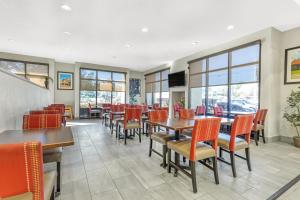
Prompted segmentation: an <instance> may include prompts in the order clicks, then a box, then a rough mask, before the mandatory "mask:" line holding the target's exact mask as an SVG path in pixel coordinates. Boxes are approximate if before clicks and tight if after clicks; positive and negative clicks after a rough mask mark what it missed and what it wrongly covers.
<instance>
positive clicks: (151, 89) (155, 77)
mask: <svg viewBox="0 0 300 200" xmlns="http://www.w3.org/2000/svg"><path fill="white" fill-rule="evenodd" d="M169 72H170V71H169V69H167V70H162V71H158V72H154V73H151V74H148V75H145V79H146V85H145V87H146V103H147V104H148V105H152V104H154V103H158V104H160V106H162V107H168V106H169V85H168V75H169Z"/></svg>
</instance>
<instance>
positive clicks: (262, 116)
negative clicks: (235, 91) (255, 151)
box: [252, 109, 268, 146]
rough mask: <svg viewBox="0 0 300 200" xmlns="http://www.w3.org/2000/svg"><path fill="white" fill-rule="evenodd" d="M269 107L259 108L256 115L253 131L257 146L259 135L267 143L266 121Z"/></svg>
mask: <svg viewBox="0 0 300 200" xmlns="http://www.w3.org/2000/svg"><path fill="white" fill-rule="evenodd" d="M267 112H268V109H259V110H258V111H257V112H256V114H255V117H254V120H253V126H252V132H253V133H254V140H255V144H256V146H258V141H259V137H262V138H263V142H264V143H266V139H265V121H266V116H267ZM260 133H261V135H260Z"/></svg>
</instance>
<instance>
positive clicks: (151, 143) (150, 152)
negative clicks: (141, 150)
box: [149, 138, 153, 157]
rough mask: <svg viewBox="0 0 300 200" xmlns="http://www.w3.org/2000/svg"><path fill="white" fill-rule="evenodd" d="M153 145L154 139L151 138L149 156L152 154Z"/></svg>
mask: <svg viewBox="0 0 300 200" xmlns="http://www.w3.org/2000/svg"><path fill="white" fill-rule="evenodd" d="M152 145H153V140H152V139H151V138H150V143H149V157H151V155H152Z"/></svg>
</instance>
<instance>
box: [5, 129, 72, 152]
mask: <svg viewBox="0 0 300 200" xmlns="http://www.w3.org/2000/svg"><path fill="white" fill-rule="evenodd" d="M31 141H38V142H41V144H42V147H43V149H44V150H45V149H52V148H56V147H65V146H71V145H74V138H73V133H72V130H71V128H70V127H61V128H53V129H36V130H7V131H4V132H2V133H0V144H14V143H22V142H31Z"/></svg>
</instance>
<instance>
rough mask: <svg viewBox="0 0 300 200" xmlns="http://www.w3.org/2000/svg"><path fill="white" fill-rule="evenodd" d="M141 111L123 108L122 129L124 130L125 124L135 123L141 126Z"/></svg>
mask: <svg viewBox="0 0 300 200" xmlns="http://www.w3.org/2000/svg"><path fill="white" fill-rule="evenodd" d="M141 118H142V110H141V109H140V108H125V114H124V128H125V129H126V127H127V123H128V122H130V121H135V122H138V123H139V124H141Z"/></svg>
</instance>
